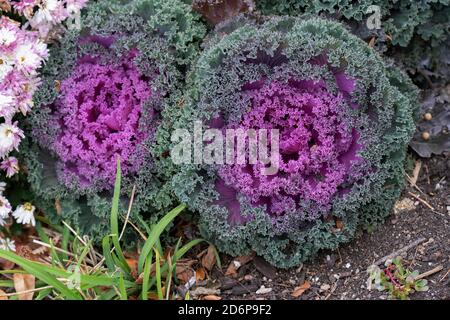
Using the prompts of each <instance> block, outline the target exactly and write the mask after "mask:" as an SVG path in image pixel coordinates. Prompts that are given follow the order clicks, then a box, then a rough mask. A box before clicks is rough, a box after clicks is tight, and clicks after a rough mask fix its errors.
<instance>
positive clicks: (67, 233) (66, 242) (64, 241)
mask: <svg viewBox="0 0 450 320" xmlns="http://www.w3.org/2000/svg"><path fill="white" fill-rule="evenodd" d="M62 236H63V237H62V241H61V248H62V249H63V250H64V251H67V252H69V241H70V230H69V228H67V227H66V226H64V229H63V233H62ZM61 256H62V258H63V260H69V256H68V255H67V254H65V253H61Z"/></svg>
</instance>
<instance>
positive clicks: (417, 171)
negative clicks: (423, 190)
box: [409, 160, 422, 187]
mask: <svg viewBox="0 0 450 320" xmlns="http://www.w3.org/2000/svg"><path fill="white" fill-rule="evenodd" d="M420 169H422V161H420V160H417V161H416V166H415V167H414V170H413V176H412V178H410V181H409V183H410V184H411V187H414V186H416V185H417V180H418V179H419V174H420Z"/></svg>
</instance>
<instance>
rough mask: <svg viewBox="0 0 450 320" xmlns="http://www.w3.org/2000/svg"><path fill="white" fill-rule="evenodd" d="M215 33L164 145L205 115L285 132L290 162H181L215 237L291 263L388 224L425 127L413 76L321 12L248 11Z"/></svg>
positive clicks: (191, 201) (283, 149) (189, 191)
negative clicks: (267, 14) (267, 171)
mask: <svg viewBox="0 0 450 320" xmlns="http://www.w3.org/2000/svg"><path fill="white" fill-rule="evenodd" d="M215 34H216V36H215V37H212V39H211V40H210V42H209V43H208V44H207V47H206V48H205V51H204V52H203V54H202V55H201V56H200V58H199V61H198V62H197V63H196V65H195V66H194V68H193V70H192V72H191V74H190V76H189V91H188V92H187V93H186V95H185V99H184V100H183V103H182V104H178V105H176V106H170V107H169V108H168V109H166V111H165V120H164V124H163V125H162V127H163V128H164V130H161V132H165V133H164V134H163V135H161V137H165V138H166V141H167V146H166V148H165V149H166V150H171V148H172V147H174V146H175V145H177V141H173V142H170V141H171V140H170V134H169V133H170V132H171V130H173V129H175V128H185V129H187V130H191V129H192V128H193V126H194V121H197V120H202V121H203V124H204V126H205V128H206V127H208V126H210V127H213V128H216V129H219V130H223V131H225V129H229V128H242V129H259V128H267V129H279V130H280V154H281V161H280V168H279V171H278V173H277V174H276V175H274V176H261V175H260V174H259V172H260V171H259V169H260V166H259V165H232V166H223V165H206V164H203V165H194V164H192V165H181V166H179V167H172V169H171V170H173V172H174V173H175V174H174V177H173V182H172V186H173V188H174V191H175V193H176V194H177V196H178V197H179V199H180V201H182V202H185V203H187V204H188V206H189V207H190V209H191V210H192V211H194V212H196V213H197V214H198V215H199V216H200V228H201V230H202V232H203V234H204V236H205V237H207V238H208V239H210V240H211V241H213V242H214V243H215V244H216V245H217V246H218V248H219V249H221V250H223V251H225V252H227V253H229V254H232V255H239V254H243V253H246V252H248V251H250V250H254V251H256V252H257V254H259V255H261V256H263V257H265V259H266V260H268V261H269V262H271V263H272V264H274V265H277V266H279V267H290V266H294V265H297V264H299V263H300V262H301V261H304V260H305V259H308V258H310V257H311V256H313V255H314V254H315V253H316V252H317V251H318V250H319V249H325V248H329V249H333V248H336V247H338V245H339V244H341V243H344V242H347V241H349V240H350V239H351V238H352V237H353V236H354V234H355V231H356V229H357V228H358V227H367V226H373V225H375V224H377V223H379V222H382V221H383V220H384V218H385V217H386V216H387V215H388V214H389V212H390V209H391V208H392V206H393V204H394V202H395V201H396V199H397V198H398V196H399V195H400V192H401V189H402V187H403V181H404V179H403V178H404V168H403V163H404V159H405V154H406V148H407V145H408V143H409V141H410V139H411V137H412V135H413V133H414V130H415V118H416V117H417V114H416V113H417V111H418V106H417V105H416V102H417V95H418V93H417V90H416V88H415V86H414V85H412V83H411V81H410V80H409V79H408V78H407V76H406V75H405V74H404V73H402V72H400V71H398V70H397V69H396V68H395V66H393V65H392V64H391V63H387V62H385V61H383V59H382V58H380V56H379V55H378V54H377V53H376V52H375V51H374V50H373V49H371V48H370V47H368V46H367V45H366V44H365V43H364V42H363V41H362V40H360V39H358V38H357V37H356V36H353V35H351V34H350V33H349V32H348V31H347V30H346V29H345V28H344V27H343V26H342V25H341V24H339V23H335V22H330V21H327V20H323V19H319V18H304V17H300V18H294V17H271V18H264V19H262V18H259V19H257V20H255V21H254V20H252V19H250V18H244V17H243V16H240V17H237V18H236V19H234V20H232V21H230V22H229V23H227V24H223V25H221V26H220V28H219V29H217V30H216V33H215ZM166 163H167V167H170V166H171V165H172V164H171V163H170V161H169V160H167V161H166ZM172 166H173V165H172ZM168 170H169V169H167V171H168Z"/></svg>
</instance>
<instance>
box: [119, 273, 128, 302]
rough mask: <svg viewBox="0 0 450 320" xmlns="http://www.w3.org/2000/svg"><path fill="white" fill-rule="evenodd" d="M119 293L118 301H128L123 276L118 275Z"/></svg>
mask: <svg viewBox="0 0 450 320" xmlns="http://www.w3.org/2000/svg"><path fill="white" fill-rule="evenodd" d="M119 291H120V300H128V296H127V289H126V288H125V282H124V279H123V274H120V278H119Z"/></svg>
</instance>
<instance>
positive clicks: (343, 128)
mask: <svg viewBox="0 0 450 320" xmlns="http://www.w3.org/2000/svg"><path fill="white" fill-rule="evenodd" d="M339 82H340V83H341V84H342V87H344V86H345V85H346V86H348V87H350V88H351V87H352V86H353V84H352V82H351V81H347V82H344V81H339ZM253 87H254V86H253ZM248 94H249V95H250V96H251V101H252V108H251V111H250V112H248V113H247V114H245V115H244V116H243V119H242V121H241V122H240V123H238V124H233V125H231V126H230V127H232V128H234V129H238V128H240V129H268V130H270V129H278V130H279V131H280V156H281V158H280V163H279V170H278V173H277V174H276V175H264V174H263V173H262V170H261V169H262V167H263V166H264V164H262V163H258V164H255V165H232V166H223V167H222V168H221V169H220V170H219V172H218V174H219V176H220V178H221V180H222V181H220V182H219V185H218V186H217V187H218V189H219V190H218V191H219V193H220V194H221V195H222V197H223V196H225V195H226V194H227V191H226V187H224V186H221V184H222V183H224V184H225V185H226V186H228V187H232V188H233V189H235V190H236V191H239V192H240V193H241V194H243V195H245V196H246V197H248V198H249V199H251V202H252V203H253V204H254V205H258V206H264V207H265V208H266V209H267V212H268V213H269V214H270V215H271V216H275V217H276V216H278V215H283V214H284V213H286V212H292V211H297V210H298V209H299V206H300V202H301V201H303V202H304V201H308V202H311V204H313V203H315V204H317V206H316V208H315V209H314V210H313V208H310V211H309V213H308V216H307V217H305V219H312V220H313V219H316V218H317V215H318V213H319V211H322V212H326V211H327V210H329V209H330V203H331V201H332V199H333V197H334V196H335V195H336V194H338V192H345V191H346V190H345V189H344V188H341V185H343V184H344V183H348V182H351V181H354V179H355V178H356V177H357V175H358V174H359V173H360V172H358V171H357V170H350V169H351V168H352V164H355V163H358V162H359V163H360V162H361V161H362V159H361V158H360V157H358V155H357V151H358V150H360V149H361V146H360V145H359V143H358V139H359V134H358V132H357V131H356V130H355V129H353V128H352V127H351V125H350V123H349V122H348V121H347V120H348V119H347V116H346V112H345V110H346V104H345V99H344V97H343V94H342V93H339V94H337V95H332V94H330V93H329V92H328V91H327V90H326V88H325V85H324V83H314V82H312V81H290V82H289V83H288V84H283V83H280V82H276V81H275V82H271V83H269V84H266V85H261V86H260V87H259V88H257V89H255V88H254V89H252V90H250V91H249V93H248ZM269 141H270V139H269ZM269 149H270V147H269ZM224 188H225V189H224ZM234 201H235V202H236V203H235V204H231V208H229V209H232V210H231V212H230V222H231V223H238V222H240V221H241V220H242V219H241V218H240V215H239V211H240V209H239V203H238V201H237V199H236V198H235V200H234Z"/></svg>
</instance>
